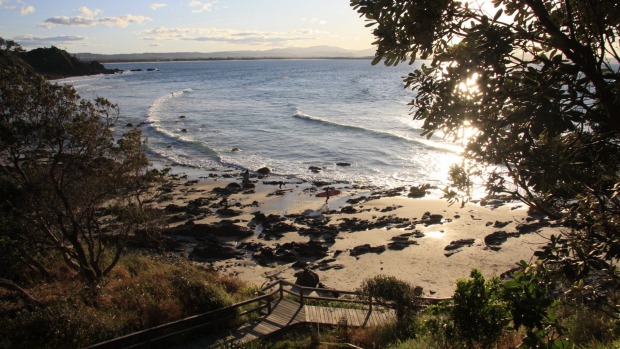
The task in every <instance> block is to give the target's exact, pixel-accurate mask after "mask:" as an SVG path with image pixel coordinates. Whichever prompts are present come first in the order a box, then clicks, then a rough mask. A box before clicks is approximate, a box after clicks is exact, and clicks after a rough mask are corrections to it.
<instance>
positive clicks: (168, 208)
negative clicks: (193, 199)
mask: <svg viewBox="0 0 620 349" xmlns="http://www.w3.org/2000/svg"><path fill="white" fill-rule="evenodd" d="M166 211H168V212H173V213H178V212H185V207H183V206H179V205H177V204H169V205H167V206H166Z"/></svg>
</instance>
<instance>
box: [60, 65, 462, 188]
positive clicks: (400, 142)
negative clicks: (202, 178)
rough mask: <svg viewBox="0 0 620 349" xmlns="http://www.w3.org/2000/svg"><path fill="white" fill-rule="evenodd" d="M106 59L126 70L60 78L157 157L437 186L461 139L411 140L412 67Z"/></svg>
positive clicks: (310, 176)
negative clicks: (116, 112) (107, 106)
mask: <svg viewBox="0 0 620 349" xmlns="http://www.w3.org/2000/svg"><path fill="white" fill-rule="evenodd" d="M416 64H418V63H416ZM106 67H107V68H116V69H121V70H124V72H123V73H122V74H115V75H99V76H88V77H79V78H69V79H65V80H62V82H63V83H68V84H72V85H73V86H74V87H75V88H76V89H77V91H78V92H79V93H80V95H81V96H82V98H86V99H93V98H96V97H104V98H106V99H108V100H110V101H111V102H113V103H116V104H118V106H119V108H120V116H119V121H118V123H117V126H116V131H117V132H123V131H127V130H129V128H131V127H140V128H141V129H142V132H143V136H144V137H145V139H146V140H147V146H146V150H147V153H148V154H149V156H150V157H151V159H153V160H154V161H157V162H159V163H163V164H165V165H169V166H186V167H187V168H193V169H198V172H200V170H201V169H204V170H205V171H206V170H207V169H213V168H215V169H224V168H230V167H233V168H236V169H239V170H244V169H249V170H250V171H254V170H257V169H258V168H261V167H264V166H266V167H269V168H270V169H271V170H272V172H273V173H275V174H279V175H284V176H293V177H298V178H301V179H305V180H323V181H348V182H352V183H358V184H369V185H376V186H380V187H396V186H402V185H418V184H423V183H429V184H434V185H439V186H443V185H445V184H446V183H447V182H448V169H449V167H450V165H452V164H454V163H460V161H461V160H460V152H461V148H460V147H459V146H458V145H455V144H452V143H451V142H449V141H447V140H444V139H441V138H438V137H434V138H430V139H426V137H422V136H420V134H421V132H422V130H421V129H420V125H421V123H420V121H414V120H413V119H412V115H411V114H410V113H411V112H412V111H411V109H410V106H409V105H408V103H409V102H411V100H412V99H413V98H414V96H415V94H414V92H413V91H411V90H409V89H405V88H404V86H403V82H402V78H403V77H404V76H406V75H407V74H408V73H409V72H411V71H412V70H413V69H415V68H416V67H417V65H416V66H408V65H399V66H397V67H385V66H381V65H377V66H372V65H371V64H370V60H364V59H334V60H242V61H238V60H225V61H201V62H153V63H123V64H106ZM137 69H141V70H142V71H132V70H137ZM148 69H151V71H148ZM311 167H317V168H320V170H319V171H316V170H315V171H311V170H310V168H311ZM193 173H196V171H193Z"/></svg>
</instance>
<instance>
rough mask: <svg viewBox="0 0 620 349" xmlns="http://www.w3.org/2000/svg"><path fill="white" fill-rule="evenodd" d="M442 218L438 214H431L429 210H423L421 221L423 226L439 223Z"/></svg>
mask: <svg viewBox="0 0 620 349" xmlns="http://www.w3.org/2000/svg"><path fill="white" fill-rule="evenodd" d="M442 220H443V216H442V215H440V214H431V213H430V212H425V213H424V215H423V216H422V221H421V223H422V224H424V225H425V226H429V225H433V224H440V223H441V221H442Z"/></svg>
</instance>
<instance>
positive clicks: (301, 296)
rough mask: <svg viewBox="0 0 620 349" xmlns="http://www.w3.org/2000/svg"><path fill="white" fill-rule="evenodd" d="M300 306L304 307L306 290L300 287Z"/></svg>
mask: <svg viewBox="0 0 620 349" xmlns="http://www.w3.org/2000/svg"><path fill="white" fill-rule="evenodd" d="M299 304H301V305H304V288H303V287H301V286H299Z"/></svg>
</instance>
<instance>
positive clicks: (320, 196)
mask: <svg viewBox="0 0 620 349" xmlns="http://www.w3.org/2000/svg"><path fill="white" fill-rule="evenodd" d="M338 194H340V190H338V189H332V190H328V191H322V192H320V193H318V194H316V195H315V196H316V197H317V198H324V197H326V196H327V195H329V196H335V195H338Z"/></svg>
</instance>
